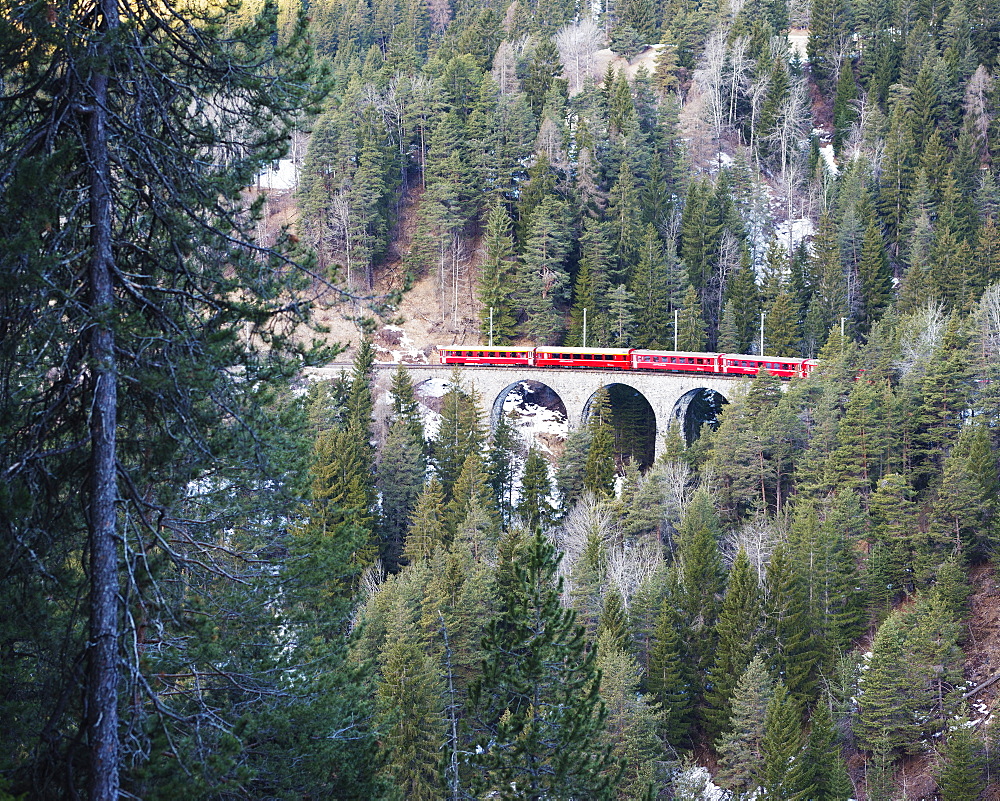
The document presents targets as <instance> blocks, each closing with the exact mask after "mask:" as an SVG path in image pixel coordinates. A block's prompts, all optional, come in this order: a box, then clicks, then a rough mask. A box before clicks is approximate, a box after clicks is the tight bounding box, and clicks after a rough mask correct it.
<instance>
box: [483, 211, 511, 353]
mask: <svg viewBox="0 0 1000 801" xmlns="http://www.w3.org/2000/svg"><path fill="white" fill-rule="evenodd" d="M485 248H486V259H485V260H484V261H483V264H482V267H481V270H482V273H481V275H480V279H479V300H480V302H481V303H482V304H483V308H482V311H481V312H480V314H479V335H480V338H481V339H482V340H483V341H484V342H487V344H495V345H506V344H508V343H509V342H510V341H511V340H512V339H513V337H514V334H515V331H516V326H517V320H516V319H515V317H514V309H513V307H512V305H511V293H510V285H511V281H512V279H513V275H514V237H513V224H512V223H511V219H510V215H508V214H507V210H506V209H505V208H504V205H503V203H502V202H501V201H500V200H499V199H498V200H496V201H495V202H494V203H493V205H492V206H491V207H490V211H489V215H488V216H487V218H486V238H485ZM491 314H492V317H491ZM491 321H492V322H491ZM490 337H492V340H491V339H490Z"/></svg>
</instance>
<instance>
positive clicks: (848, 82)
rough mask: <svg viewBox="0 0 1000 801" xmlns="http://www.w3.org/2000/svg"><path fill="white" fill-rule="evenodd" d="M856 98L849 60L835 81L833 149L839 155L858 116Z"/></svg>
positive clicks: (852, 69)
mask: <svg viewBox="0 0 1000 801" xmlns="http://www.w3.org/2000/svg"><path fill="white" fill-rule="evenodd" d="M857 98H858V87H857V84H856V83H855V82H854V67H853V66H852V64H851V62H850V60H846V61H844V62H843V63H842V64H841V65H840V77H839V78H838V79H837V94H836V97H835V98H834V101H833V129H834V134H833V148H834V151H835V152H836V153H837V154H838V155H840V154H841V153H842V151H843V147H844V141H845V139H846V138H847V137H848V136H849V135H850V133H851V126H852V125H853V124H854V121H855V119H857V116H858V110H857V107H856V105H855V101H856V100H857Z"/></svg>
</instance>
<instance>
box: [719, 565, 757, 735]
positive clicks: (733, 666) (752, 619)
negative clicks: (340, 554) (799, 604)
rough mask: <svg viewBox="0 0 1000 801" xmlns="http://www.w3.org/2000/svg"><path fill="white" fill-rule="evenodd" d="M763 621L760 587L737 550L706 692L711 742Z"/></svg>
mask: <svg viewBox="0 0 1000 801" xmlns="http://www.w3.org/2000/svg"><path fill="white" fill-rule="evenodd" d="M762 622H763V607H762V605H761V592H760V586H759V584H758V583H757V576H756V575H755V573H754V572H753V571H752V569H751V567H750V559H749V558H748V557H747V554H746V551H745V550H744V549H743V548H740V550H739V552H738V553H737V554H736V559H735V560H734V561H733V567H732V569H731V571H730V573H729V583H728V586H727V587H726V596H725V598H724V599H723V601H722V607H721V609H720V610H719V621H718V623H717V624H716V627H715V631H716V635H717V636H718V640H719V641H718V646H717V647H716V650H715V656H714V661H713V663H712V667H711V669H710V670H709V676H708V683H709V690H708V691H707V692H706V693H705V707H706V708H705V713H704V718H705V732H706V733H707V734H708V736H709V738H710V739H712V740H715V739H717V738H718V737H719V736H720V735H721V734H722V732H723V731H725V730H726V729H727V728H728V726H729V718H730V715H731V712H732V710H731V708H730V702H731V699H732V694H733V691H734V690H735V688H736V682H737V681H739V677H740V676H742V675H743V672H744V671H745V670H746V669H747V666H748V665H749V664H750V660H751V659H752V658H753V656H754V654H756V653H757V651H758V647H759V638H760V634H761V624H762Z"/></svg>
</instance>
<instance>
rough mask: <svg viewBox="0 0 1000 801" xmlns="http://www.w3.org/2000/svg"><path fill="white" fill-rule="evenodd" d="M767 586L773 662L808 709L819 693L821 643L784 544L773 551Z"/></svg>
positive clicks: (767, 624) (795, 697) (766, 609)
mask: <svg viewBox="0 0 1000 801" xmlns="http://www.w3.org/2000/svg"><path fill="white" fill-rule="evenodd" d="M766 588H767V592H766V595H767V602H766V603H765V605H764V615H765V629H766V632H767V641H768V642H771V643H773V646H772V650H773V652H772V656H771V663H772V664H773V666H774V671H775V673H776V675H777V676H778V677H779V678H781V679H782V680H783V681H784V683H785V685H786V686H787V688H788V692H789V693H790V695H791V697H792V699H793V700H794V702H795V703H796V704H798V706H799V708H800V709H805V708H807V707H808V706H811V705H812V703H813V701H814V700H815V697H816V684H817V672H818V665H819V647H818V644H817V643H816V639H815V636H814V633H813V628H812V627H813V621H812V619H811V617H810V614H809V604H808V598H807V596H806V594H805V588H804V587H803V584H802V580H801V577H800V576H799V574H798V573H797V571H796V570H795V568H794V566H793V565H792V563H791V560H790V559H789V557H788V553H787V550H786V547H785V545H784V544H781V545H779V546H778V547H777V549H776V550H775V552H774V553H773V554H772V555H771V561H770V562H769V563H768V565H767V578H766Z"/></svg>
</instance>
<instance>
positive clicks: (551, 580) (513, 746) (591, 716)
mask: <svg viewBox="0 0 1000 801" xmlns="http://www.w3.org/2000/svg"><path fill="white" fill-rule="evenodd" d="M557 568H558V558H557V557H556V555H555V549H554V548H553V547H552V545H551V544H550V543H549V542H548V541H547V540H546V539H545V538H544V536H543V535H542V534H541V533H540V532H539V533H537V534H535V535H534V536H533V537H532V538H531V539H529V540H527V541H526V542H525V543H524V546H523V548H522V549H520V552H519V554H518V556H517V558H516V560H515V561H514V562H513V563H512V564H511V565H510V571H511V573H510V578H511V581H510V583H509V584H506V583H503V584H501V585H500V587H499V590H500V592H499V596H498V603H499V608H498V612H497V615H496V617H495V618H494V619H493V620H492V621H491V622H490V624H489V626H488V627H487V630H486V636H485V638H484V640H483V647H484V651H485V653H484V662H483V675H482V677H481V678H480V679H479V680H478V681H477V682H475V683H474V685H473V686H472V688H471V691H470V700H471V707H472V713H473V715H474V720H475V723H476V726H477V728H478V729H479V731H480V732H481V734H480V735H479V736H478V737H477V747H476V748H475V749H474V751H473V752H472V754H470V756H469V764H470V767H471V768H472V770H473V775H472V781H473V787H474V789H475V791H476V792H478V793H486V792H490V791H496V790H497V789H498V788H509V787H510V786H511V783H514V784H516V786H517V787H518V791H519V793H523V794H526V795H528V796H529V797H530V796H535V795H542V794H551V793H558V794H560V795H562V794H571V795H574V796H577V795H578V796H581V797H587V798H608V797H610V796H611V788H612V787H613V783H614V780H615V778H616V776H615V773H616V772H615V771H614V770H610V771H609V768H610V767H611V765H610V757H609V754H608V750H607V748H606V747H602V746H601V745H599V738H598V736H597V735H598V733H599V732H600V730H601V727H602V726H603V723H604V718H605V711H604V708H603V705H602V704H601V702H600V695H599V691H600V685H599V683H598V682H597V680H596V679H597V675H598V674H597V670H596V665H595V659H596V652H595V651H593V650H588V649H587V648H586V647H585V642H584V639H583V630H582V629H581V628H580V627H579V626H578V625H577V624H576V622H575V619H574V618H575V616H574V614H573V612H572V611H570V610H566V609H563V608H562V607H561V606H560V604H559V592H560V588H559V586H558V585H557V583H556V570H557Z"/></svg>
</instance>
